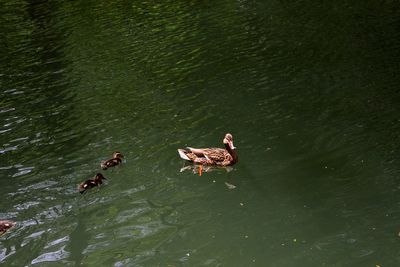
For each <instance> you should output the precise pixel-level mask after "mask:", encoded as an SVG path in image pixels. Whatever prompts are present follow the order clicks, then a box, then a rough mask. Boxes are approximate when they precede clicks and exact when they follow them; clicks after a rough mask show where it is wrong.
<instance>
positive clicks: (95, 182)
mask: <svg viewBox="0 0 400 267" xmlns="http://www.w3.org/2000/svg"><path fill="white" fill-rule="evenodd" d="M103 179H105V180H107V178H106V177H104V176H103V175H102V174H101V173H98V174H96V176H95V177H94V178H93V179H90V180H86V181H85V182H83V183H81V184H80V185H79V187H78V189H79V193H81V194H83V193H85V192H86V190H88V189H90V188H92V187H95V186H100V185H101V184H103Z"/></svg>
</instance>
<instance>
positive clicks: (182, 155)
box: [178, 148, 191, 161]
mask: <svg viewBox="0 0 400 267" xmlns="http://www.w3.org/2000/svg"><path fill="white" fill-rule="evenodd" d="M187 152H188V151H186V150H185V149H181V148H180V149H178V153H179V156H180V157H181V158H182V159H184V160H189V161H191V159H189V158H188V156H186V153H187Z"/></svg>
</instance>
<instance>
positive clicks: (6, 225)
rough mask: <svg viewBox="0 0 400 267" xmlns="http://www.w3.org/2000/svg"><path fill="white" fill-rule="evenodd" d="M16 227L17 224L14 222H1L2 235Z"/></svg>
mask: <svg viewBox="0 0 400 267" xmlns="http://www.w3.org/2000/svg"><path fill="white" fill-rule="evenodd" d="M14 226H15V222H12V221H0V235H2V234H4V233H5V232H7V231H8V230H9V229H10V228H13V227H14Z"/></svg>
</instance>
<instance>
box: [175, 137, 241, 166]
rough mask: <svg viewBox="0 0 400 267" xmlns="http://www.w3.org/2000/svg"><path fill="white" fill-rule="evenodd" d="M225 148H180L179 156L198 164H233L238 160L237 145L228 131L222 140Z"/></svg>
mask: <svg viewBox="0 0 400 267" xmlns="http://www.w3.org/2000/svg"><path fill="white" fill-rule="evenodd" d="M222 142H223V143H224V145H225V149H223V148H193V147H188V148H187V149H178V153H179V156H180V157H181V158H182V159H184V160H188V161H191V162H194V163H197V164H202V165H214V166H221V167H225V166H232V165H234V164H235V163H237V162H238V156H237V153H236V147H235V146H234V145H233V137H232V135H231V134H230V133H227V134H226V135H225V137H224V139H223V141H222Z"/></svg>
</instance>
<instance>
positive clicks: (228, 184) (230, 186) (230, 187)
mask: <svg viewBox="0 0 400 267" xmlns="http://www.w3.org/2000/svg"><path fill="white" fill-rule="evenodd" d="M225 184H226V186H227V187H228V189H235V188H236V185H233V184H230V183H228V182H225Z"/></svg>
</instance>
